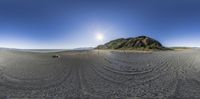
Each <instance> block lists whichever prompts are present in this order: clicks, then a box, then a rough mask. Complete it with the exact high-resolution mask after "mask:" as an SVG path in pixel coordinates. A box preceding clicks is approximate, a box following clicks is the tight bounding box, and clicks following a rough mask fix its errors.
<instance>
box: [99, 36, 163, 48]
mask: <svg viewBox="0 0 200 99" xmlns="http://www.w3.org/2000/svg"><path fill="white" fill-rule="evenodd" d="M96 49H130V50H131V49H135V50H165V49H167V48H165V47H164V46H162V44H161V43H160V42H158V41H157V40H155V39H153V38H150V37H147V36H138V37H135V38H120V39H116V40H112V41H110V42H108V43H106V44H104V45H99V46H97V47H96Z"/></svg>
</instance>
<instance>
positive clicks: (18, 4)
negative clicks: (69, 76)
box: [0, 0, 200, 49]
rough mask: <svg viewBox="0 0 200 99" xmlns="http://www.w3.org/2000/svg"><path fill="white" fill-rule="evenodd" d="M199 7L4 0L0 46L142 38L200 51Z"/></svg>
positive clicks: (170, 2)
mask: <svg viewBox="0 0 200 99" xmlns="http://www.w3.org/2000/svg"><path fill="white" fill-rule="evenodd" d="M199 5H200V1H199V0H0V47H10V48H30V49H32V48H41V49H42V48H49V49H52V48H56V49H63V48H66V49H71V48H77V47H94V46H97V45H99V44H104V43H105V42H107V41H110V40H113V39H116V38H122V37H135V36H139V35H147V36H150V37H152V38H155V39H157V40H159V41H160V42H161V43H163V45H165V46H200V39H199V37H200V28H199V26H200V6H199ZM98 33H101V34H98Z"/></svg>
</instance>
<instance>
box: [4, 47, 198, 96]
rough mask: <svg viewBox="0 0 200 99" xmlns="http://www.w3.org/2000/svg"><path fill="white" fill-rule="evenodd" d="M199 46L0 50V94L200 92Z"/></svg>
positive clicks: (163, 94) (163, 93)
mask: <svg viewBox="0 0 200 99" xmlns="http://www.w3.org/2000/svg"><path fill="white" fill-rule="evenodd" d="M52 56H59V57H52ZM199 64H200V50H199V49H187V50H178V51H155V52H145V53H144V52H134V51H112V50H85V51H62V52H49V53H39V52H28V51H27V50H26V51H20V50H12V49H1V50H0V96H1V97H0V99H12V98H13V99H21V98H23V99H26V98H33V99H38V98H39V99H40V98H41V99H66V98H86V99H96V98H98V99H105V98H109V99H110V98H112V99H116V98H117V99H118V98H119V99H140V98H153V99H155V98H169V99H172V98H173V99H174V98H180V99H184V98H200V65H199Z"/></svg>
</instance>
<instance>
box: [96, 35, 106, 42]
mask: <svg viewBox="0 0 200 99" xmlns="http://www.w3.org/2000/svg"><path fill="white" fill-rule="evenodd" d="M96 39H97V40H99V41H102V40H103V39H104V36H103V34H102V33H97V34H96Z"/></svg>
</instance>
